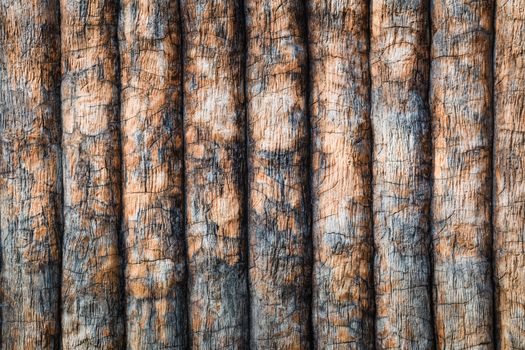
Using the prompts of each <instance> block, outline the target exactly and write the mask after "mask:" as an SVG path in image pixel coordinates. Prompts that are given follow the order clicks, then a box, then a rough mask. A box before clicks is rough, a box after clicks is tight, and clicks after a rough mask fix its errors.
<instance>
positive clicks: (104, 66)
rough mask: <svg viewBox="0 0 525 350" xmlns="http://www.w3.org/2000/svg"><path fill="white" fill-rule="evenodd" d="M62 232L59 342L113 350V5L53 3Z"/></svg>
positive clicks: (116, 197) (116, 264)
mask: <svg viewBox="0 0 525 350" xmlns="http://www.w3.org/2000/svg"><path fill="white" fill-rule="evenodd" d="M60 10H61V11H60V12H61V20H62V26H61V28H62V30H61V39H62V74H63V77H62V132H63V136H62V138H63V152H64V155H63V171H64V237H63V262H62V265H63V284H62V344H63V347H64V348H66V349H99V348H103V349H120V348H121V347H122V345H123V342H124V322H123V315H124V310H123V309H122V305H121V301H122V299H123V298H122V293H123V291H122V289H121V281H122V279H121V266H120V265H121V258H120V256H119V246H118V243H119V237H118V236H119V224H120V222H119V220H120V219H119V216H120V180H121V174H120V151H119V132H118V127H119V125H118V110H119V105H118V104H119V94H118V84H119V81H118V71H117V69H118V45H117V32H116V28H117V23H116V18H117V16H116V2H115V1H113V0H90V1H76V0H61V6H60Z"/></svg>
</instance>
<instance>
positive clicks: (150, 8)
mask: <svg viewBox="0 0 525 350" xmlns="http://www.w3.org/2000/svg"><path fill="white" fill-rule="evenodd" d="M178 12H179V6H178V3H177V2H176V1H170V0H157V1H153V2H152V1H150V0H122V1H121V2H120V16H119V39H120V40H119V43H120V60H121V84H122V92H121V111H120V120H121V134H122V162H123V171H124V181H123V203H122V205H123V218H122V221H123V229H124V232H123V233H124V237H123V245H124V248H125V254H124V256H125V261H126V267H125V275H124V278H125V284H126V304H127V305H126V321H127V322H126V325H127V326H126V334H127V342H126V343H127V348H128V349H166V348H168V349H185V348H186V346H187V319H188V314H187V307H186V304H187V303H186V282H187V281H186V263H185V260H186V259H185V249H184V246H185V243H184V227H183V225H184V219H183V215H182V214H183V173H182V169H183V167H182V162H183V157H182V148H183V147H182V115H181V107H182V95H181V66H182V65H181V57H180V41H181V35H180V27H179V24H180V22H179V13H178Z"/></svg>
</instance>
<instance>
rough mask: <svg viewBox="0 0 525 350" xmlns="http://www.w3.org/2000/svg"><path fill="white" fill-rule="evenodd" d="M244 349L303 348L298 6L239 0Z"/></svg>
mask: <svg viewBox="0 0 525 350" xmlns="http://www.w3.org/2000/svg"><path fill="white" fill-rule="evenodd" d="M245 5H246V27H247V56H248V57H247V82H246V83H247V94H248V95H247V98H248V115H247V119H248V142H249V145H248V167H249V170H248V173H249V175H248V179H249V193H248V196H249V201H248V203H249V213H248V218H249V220H248V230H249V249H250V251H249V263H250V273H249V276H250V294H251V346H252V347H253V348H258V349H306V348H308V347H309V343H310V329H309V328H310V327H309V321H308V319H309V311H310V305H309V304H310V297H309V294H310V274H311V272H310V271H311V267H310V260H311V257H310V254H311V252H310V247H311V241H310V232H309V219H308V212H309V198H308V193H307V185H308V173H309V171H308V167H307V159H308V141H309V140H308V120H307V112H306V93H307V92H306V82H307V80H306V78H307V76H306V73H307V62H306V61H307V52H306V46H305V30H304V29H305V28H304V21H305V18H304V12H305V9H304V8H303V2H302V1H300V0H278V1H274V0H262V1H260V0H247V1H245Z"/></svg>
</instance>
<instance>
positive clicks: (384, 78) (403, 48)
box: [370, 0, 434, 349]
mask: <svg viewBox="0 0 525 350" xmlns="http://www.w3.org/2000/svg"><path fill="white" fill-rule="evenodd" d="M428 6H429V4H428V1H426V0H411V1H403V2H399V1H392V0H373V1H372V9H371V16H372V23H371V33H370V35H371V44H370V45H371V48H370V49H371V53H370V69H371V83H372V92H371V99H372V109H371V117H372V127H373V134H374V140H373V142H374V152H373V177H374V181H373V192H374V202H373V209H374V240H375V248H376V252H375V259H374V274H375V292H376V344H377V348H379V349H432V348H433V343H434V342H433V340H434V334H433V329H432V312H431V294H430V272H431V268H430V259H429V258H430V255H429V245H430V237H429V220H428V218H429V209H430V192H431V191H430V190H431V183H430V171H431V145H430V137H429V136H430V115H429V108H428V103H427V89H428V79H429V35H428Z"/></svg>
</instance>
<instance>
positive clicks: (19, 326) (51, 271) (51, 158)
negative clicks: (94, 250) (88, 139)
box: [0, 0, 62, 350]
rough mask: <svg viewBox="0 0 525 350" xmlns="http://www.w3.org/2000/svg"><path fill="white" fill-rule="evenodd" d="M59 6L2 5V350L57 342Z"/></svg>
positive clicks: (36, 1)
mask: <svg viewBox="0 0 525 350" xmlns="http://www.w3.org/2000/svg"><path fill="white" fill-rule="evenodd" d="M58 7H59V6H58V1H53V0H51V1H41V0H30V1H21V0H12V1H2V2H1V3H0V48H1V50H0V248H1V249H0V259H1V260H0V267H1V275H0V277H1V294H0V300H1V301H0V302H1V309H0V310H1V318H2V319H1V322H0V324H1V342H2V343H1V347H2V348H3V349H28V350H29V349H58V347H59V342H60V314H59V300H60V299H59V296H60V255H61V254H60V233H61V227H60V224H61V210H62V205H61V197H62V193H61V189H62V187H61V166H60V164H61V159H60V158H61V152H60V137H61V136H60V29H59V20H58V18H59V16H58Z"/></svg>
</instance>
